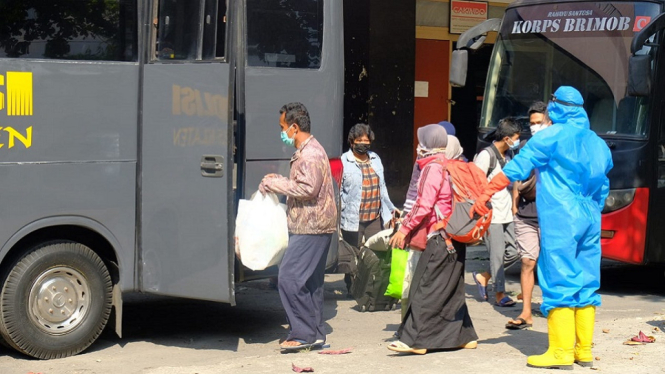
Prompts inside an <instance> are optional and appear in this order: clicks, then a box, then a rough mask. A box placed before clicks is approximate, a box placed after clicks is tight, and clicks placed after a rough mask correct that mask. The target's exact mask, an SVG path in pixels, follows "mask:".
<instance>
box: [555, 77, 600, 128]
mask: <svg viewBox="0 0 665 374" xmlns="http://www.w3.org/2000/svg"><path fill="white" fill-rule="evenodd" d="M554 97H556V101H554V100H553V101H550V103H549V104H548V105H547V114H548V115H549V117H550V119H551V120H552V123H553V124H557V123H562V124H569V125H573V126H576V127H579V128H583V129H589V128H591V124H590V123H589V116H587V114H586V111H585V110H584V108H583V107H582V106H581V105H582V104H584V99H583V98H582V95H581V94H580V92H579V91H578V90H576V89H574V88H573V87H570V86H561V87H559V89H558V90H556V92H555V93H554ZM565 103H568V104H572V105H566V104H565ZM578 105H579V106H578Z"/></svg>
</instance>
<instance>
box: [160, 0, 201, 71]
mask: <svg viewBox="0 0 665 374" xmlns="http://www.w3.org/2000/svg"><path fill="white" fill-rule="evenodd" d="M155 26H156V27H157V58H158V59H160V60H196V59H198V57H199V53H198V43H197V40H198V36H199V29H200V27H201V3H200V2H198V1H191V0H160V2H159V15H158V19H157V24H156V25H155Z"/></svg>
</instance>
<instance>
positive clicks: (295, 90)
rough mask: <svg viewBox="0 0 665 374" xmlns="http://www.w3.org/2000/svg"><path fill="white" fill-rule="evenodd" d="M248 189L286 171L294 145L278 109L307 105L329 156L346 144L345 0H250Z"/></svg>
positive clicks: (246, 93) (246, 96)
mask: <svg viewBox="0 0 665 374" xmlns="http://www.w3.org/2000/svg"><path fill="white" fill-rule="evenodd" d="M245 12H246V14H245V18H246V24H245V27H244V32H243V36H244V38H243V39H244V43H245V52H246V54H245V56H244V58H245V61H240V62H239V64H244V66H245V70H244V74H245V78H244V79H245V81H244V87H242V88H240V87H239V89H244V102H245V115H246V123H245V139H244V146H245V157H246V165H245V168H246V170H245V173H243V176H244V181H242V182H244V191H243V192H244V196H250V195H251V194H252V193H253V192H254V191H256V190H257V189H258V186H259V183H260V182H261V178H262V177H263V176H264V175H266V174H268V173H279V174H282V175H285V176H288V175H289V160H290V159H291V155H292V154H293V152H294V148H293V147H290V146H286V145H284V143H282V142H281V141H280V137H279V133H280V129H279V109H280V108H281V107H282V105H284V104H287V103H289V102H294V101H299V102H302V103H303V104H305V106H306V107H307V109H308V111H309V114H310V118H311V120H312V124H311V125H312V128H311V131H312V134H314V136H315V137H316V139H317V140H318V141H319V142H320V143H321V145H323V147H324V148H325V149H326V151H327V152H328V155H329V156H332V157H339V155H340V154H341V148H342V144H341V143H342V116H343V93H344V47H343V45H344V44H343V30H342V24H343V23H342V4H341V1H329V0H326V1H324V0H293V1H266V0H245Z"/></svg>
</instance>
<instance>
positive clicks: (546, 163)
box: [472, 86, 613, 369]
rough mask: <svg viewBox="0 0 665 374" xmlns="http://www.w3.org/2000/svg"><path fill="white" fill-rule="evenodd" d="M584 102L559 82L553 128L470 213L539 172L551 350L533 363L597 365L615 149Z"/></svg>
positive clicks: (541, 267) (530, 361) (541, 273)
mask: <svg viewBox="0 0 665 374" xmlns="http://www.w3.org/2000/svg"><path fill="white" fill-rule="evenodd" d="M583 104H584V100H583V99H582V95H581V94H580V93H579V91H577V90H576V89H574V88H572V87H568V86H562V87H559V89H557V90H556V92H555V93H554V95H553V96H552V100H551V101H550V102H549V104H548V106H547V111H548V115H549V117H550V119H551V120H552V126H550V127H548V128H547V129H544V130H542V131H540V132H538V133H536V134H535V135H534V136H533V137H532V138H531V139H530V140H529V141H528V142H527V143H526V145H525V146H524V147H523V148H522V149H521V150H520V152H519V154H518V155H517V156H515V158H514V159H513V160H512V161H511V162H509V163H508V164H507V165H506V167H505V168H504V169H503V174H499V175H497V176H495V177H494V178H493V179H492V180H491V181H490V184H489V186H488V188H487V190H486V191H485V193H484V194H483V195H481V196H480V197H479V198H478V199H477V200H476V203H475V205H474V207H473V208H472V212H474V211H475V212H477V213H480V214H485V213H486V212H487V211H488V208H487V206H486V205H485V204H486V203H487V201H488V200H489V199H490V197H491V196H492V194H494V192H496V191H500V190H501V189H503V188H504V187H506V186H507V185H508V184H509V183H510V181H518V180H525V179H526V178H528V177H529V174H530V173H531V170H533V169H535V170H536V175H537V178H536V189H537V191H538V193H537V195H536V207H537V208H538V221H539V223H540V229H541V252H540V258H539V259H538V279H539V282H540V287H541V289H542V292H543V303H542V305H541V311H542V313H543V314H544V315H545V316H546V317H547V328H548V338H549V349H548V350H547V352H545V353H544V354H542V355H538V356H529V357H528V358H527V365H528V366H531V367H539V368H558V369H572V366H573V363H577V364H579V365H581V366H587V367H590V366H593V356H592V355H591V341H592V338H593V328H594V320H595V313H596V309H595V308H596V307H597V306H599V305H600V295H599V294H597V293H596V291H597V290H598V288H599V287H600V215H601V211H602V210H603V206H604V205H605V198H607V195H608V194H609V186H610V184H609V179H608V178H607V173H608V172H609V171H610V169H611V168H612V166H613V163H612V155H611V153H610V150H609V148H608V146H607V144H606V143H605V141H603V140H602V139H601V138H600V137H598V135H596V134H595V133H594V132H593V131H591V130H590V124H589V118H588V116H587V114H586V112H585V110H584V108H583V106H582V105H583Z"/></svg>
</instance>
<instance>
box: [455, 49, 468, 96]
mask: <svg viewBox="0 0 665 374" xmlns="http://www.w3.org/2000/svg"><path fill="white" fill-rule="evenodd" d="M468 63H469V52H468V51H467V50H465V49H462V50H457V51H453V56H452V58H451V60H450V85H451V86H453V87H464V85H466V71H467V68H468Z"/></svg>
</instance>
